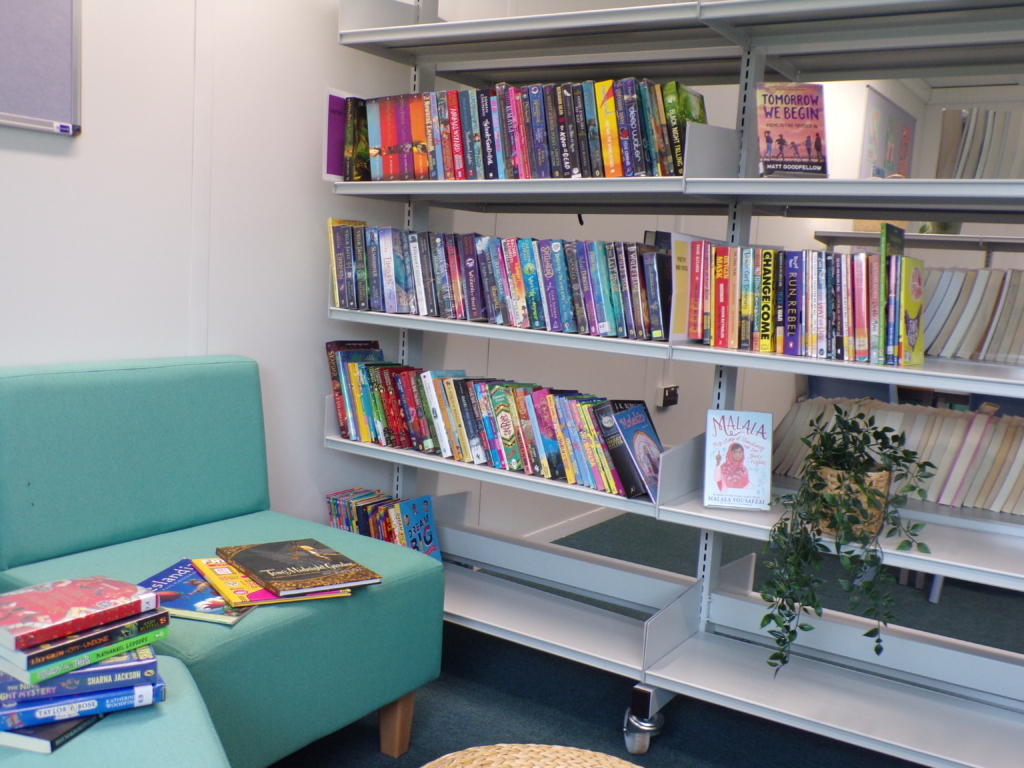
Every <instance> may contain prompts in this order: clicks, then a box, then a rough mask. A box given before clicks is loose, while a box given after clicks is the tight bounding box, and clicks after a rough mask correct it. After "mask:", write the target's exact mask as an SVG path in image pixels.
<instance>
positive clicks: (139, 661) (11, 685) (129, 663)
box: [0, 645, 156, 708]
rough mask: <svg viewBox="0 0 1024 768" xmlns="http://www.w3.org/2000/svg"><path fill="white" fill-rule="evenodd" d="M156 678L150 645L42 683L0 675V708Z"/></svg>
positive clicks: (154, 661) (154, 655)
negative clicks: (16, 703) (22, 680)
mask: <svg viewBox="0 0 1024 768" xmlns="http://www.w3.org/2000/svg"><path fill="white" fill-rule="evenodd" d="M155 678H156V654H155V653H154V652H153V649H152V648H151V647H149V646H148V645H144V646H142V647H141V648H136V649H134V650H131V651H128V652H127V653H122V654H119V655H117V656H111V657H110V658H107V659H103V660H102V661H98V662H97V663H95V664H92V665H90V666H88V667H83V668H81V669H76V670H75V671H73V672H68V673H67V674H64V675H61V676H60V677H55V678H53V679H51V680H47V681H45V682H42V683H36V684H29V683H23V682H21V681H20V680H18V679H17V678H15V677H12V676H11V675H6V674H4V673H2V672H0V708H2V707H6V706H9V705H10V704H11V703H12V702H15V701H29V700H32V699H53V698H57V697H58V696H68V695H70V694H72V693H90V692H92V691H105V690H108V689H110V688H124V687H125V686H127V685H138V684H140V683H145V682H149V681H151V680H153V679H155Z"/></svg>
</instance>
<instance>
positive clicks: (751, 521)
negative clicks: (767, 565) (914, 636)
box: [658, 470, 1024, 592]
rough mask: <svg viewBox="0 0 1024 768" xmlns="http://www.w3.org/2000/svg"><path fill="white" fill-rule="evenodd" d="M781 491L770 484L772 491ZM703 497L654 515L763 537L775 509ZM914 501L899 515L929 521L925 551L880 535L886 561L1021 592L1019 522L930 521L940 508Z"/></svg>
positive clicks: (1023, 555) (1023, 547)
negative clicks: (709, 503)
mask: <svg viewBox="0 0 1024 768" xmlns="http://www.w3.org/2000/svg"><path fill="white" fill-rule="evenodd" d="M670 471H671V470H670ZM786 490H787V489H785V488H775V489H773V495H775V494H776V493H780V492H781V493H784V492H786ZM703 501H704V496H703V491H695V492H693V493H690V494H687V495H686V496H683V497H681V498H679V499H674V500H670V501H669V502H667V503H664V504H662V505H661V506H660V507H659V509H658V519H659V520H666V521H668V522H674V523H680V524H683V525H689V526H693V527H697V528H702V529H706V530H710V531H717V532H719V533H726V534H730V535H734V536H742V537H744V538H749V539H756V540H759V541H767V540H768V534H769V533H770V531H771V529H772V526H773V525H775V523H776V521H778V519H779V516H780V514H781V510H780V509H779V508H778V507H773V508H772V509H771V510H766V511H762V510H744V509H719V508H716V507H705V506H704V503H703ZM918 506H919V508H921V507H923V508H925V509H926V510H927V512H926V514H918V513H917V512H916V511H915V509H914V508H913V505H912V506H911V507H909V508H908V509H907V510H905V512H904V515H905V517H906V518H907V519H911V520H916V519H919V518H920V517H924V518H925V519H927V520H928V521H929V522H928V523H927V525H926V526H925V528H924V530H923V531H922V532H921V535H920V540H921V541H923V542H925V543H926V544H927V545H928V547H929V548H930V549H931V554H930V555H925V554H921V553H919V552H899V551H897V550H896V545H897V544H898V543H899V539H897V538H893V539H883V540H882V547H883V549H884V550H885V563H886V565H889V566H892V567H894V568H910V569H912V570H915V571H924V572H925V573H932V574H937V575H940V576H949V577H951V578H957V579H963V580H964V581H971V582H976V583H979V584H990V585H992V586H997V587H1003V588H1005V589H1012V590H1015V591H1018V592H1024V537H1022V535H1021V534H1022V533H1024V530H1022V528H1021V526H1020V525H1019V523H1016V521H1014V522H1012V523H1010V522H1008V523H1000V522H993V521H991V519H986V517H983V518H982V519H973V518H971V517H968V516H967V512H968V511H967V510H950V511H957V512H959V514H958V515H957V516H955V517H954V518H952V519H951V521H950V523H949V524H947V523H943V522H935V521H936V520H941V519H942V518H943V514H942V509H943V508H942V507H939V506H938V505H937V504H920V505H918ZM971 511H975V510H971ZM976 511H978V512H982V513H984V512H985V510H976ZM1004 517H1005V516H1004Z"/></svg>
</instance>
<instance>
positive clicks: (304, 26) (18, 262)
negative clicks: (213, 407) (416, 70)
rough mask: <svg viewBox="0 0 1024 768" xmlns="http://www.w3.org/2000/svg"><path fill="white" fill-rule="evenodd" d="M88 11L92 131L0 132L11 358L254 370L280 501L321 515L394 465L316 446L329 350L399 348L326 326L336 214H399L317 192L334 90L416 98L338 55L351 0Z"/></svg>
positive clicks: (379, 7)
mask: <svg viewBox="0 0 1024 768" xmlns="http://www.w3.org/2000/svg"><path fill="white" fill-rule="evenodd" d="M82 5H83V14H82V20H83V25H82V125H83V130H82V135H81V136H79V137H77V138H75V139H69V138H67V137H61V136H50V135H46V134H41V133H34V132H30V131H22V130H17V129H13V128H5V127H0V365H23V364H35V363H50V362H62V361H75V360H79V361H81V360H97V359H113V358H138V357H160V356H171V355H187V354H203V353H207V352H208V353H211V354H219V353H237V354H244V355H249V356H251V357H253V358H254V359H256V360H257V361H258V362H259V364H260V369H261V375H262V381H263V390H264V412H265V416H266V423H267V447H268V454H269V465H270V483H271V499H272V504H273V507H274V508H275V509H277V510H279V511H282V512H287V513H290V514H293V515H297V516H300V517H305V518H309V519H314V520H321V521H325V520H326V509H325V504H324V501H323V494H325V493H328V492H330V491H333V490H338V489H340V488H343V487H346V485H351V484H356V483H357V482H358V483H364V484H373V485H383V484H386V483H387V482H388V478H389V477H390V468H389V467H387V466H385V465H382V464H381V463H379V462H371V461H364V460H357V459H353V458H351V457H347V456H343V455H341V454H337V453H335V452H333V451H328V450H326V449H324V448H323V447H322V444H323V427H322V424H323V402H324V398H325V397H326V395H327V394H328V392H329V389H330V387H329V383H328V376H327V366H326V356H325V353H324V347H323V343H324V342H325V341H328V340H330V339H337V338H360V337H362V338H371V337H380V338H382V339H383V340H384V342H385V345H386V346H387V345H393V344H394V335H393V334H388V333H385V334H380V333H378V332H377V331H376V330H374V329H370V328H368V327H365V326H364V327H358V326H356V327H345V326H344V325H343V324H341V323H338V322H336V321H330V320H328V319H327V311H326V308H327V289H326V285H327V282H326V278H327V274H328V273H327V264H328V261H327V235H326V220H327V218H328V217H329V216H336V217H343V218H363V219H367V220H372V221H374V222H375V223H380V224H385V223H392V224H396V225H397V224H400V223H401V221H402V215H403V211H402V208H401V206H398V205H394V204H386V203H370V202H364V201H359V200H355V199H351V198H342V197H338V196H336V195H334V194H332V192H331V191H330V188H329V185H328V184H327V183H325V182H323V181H322V180H321V178H320V164H321V141H322V123H323V98H324V90H325V88H327V87H328V86H330V87H334V88H341V89H345V90H349V91H352V92H356V93H359V92H360V91H363V90H365V89H366V87H367V84H372V85H373V87H374V88H375V91H374V92H373V93H365V94H364V95H367V96H374V95H378V94H384V93H400V92H405V91H407V90H408V89H409V71H408V69H407V68H404V67H401V66H398V65H397V64H394V65H393V64H391V63H389V62H384V61H381V60H380V59H377V58H374V57H371V56H369V55H366V54H363V53H359V52H356V51H351V50H347V49H343V48H342V47H341V46H340V45H338V42H337V30H338V8H339V5H338V2H337V0H163V1H162V2H136V1H134V0H83V3H82ZM346 5H348V6H350V8H349V10H352V11H360V14H361V15H358V16H351V15H350V17H349V18H350V20H352V21H353V23H354V24H355V25H363V24H375V23H376V24H388V23H398V22H399V21H400V20H401V17H402V16H403V15H405V16H408V15H409V14H410V12H411V7H410V6H409V5H408V4H402V3H385V2H375V3H359V4H358V7H355V6H356V5H357V4H353V3H346ZM409 20H411V18H410V19H409Z"/></svg>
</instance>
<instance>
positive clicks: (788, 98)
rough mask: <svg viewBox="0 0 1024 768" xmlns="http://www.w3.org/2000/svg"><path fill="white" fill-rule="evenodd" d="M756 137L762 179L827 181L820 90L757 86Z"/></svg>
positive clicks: (808, 85) (798, 86)
mask: <svg viewBox="0 0 1024 768" xmlns="http://www.w3.org/2000/svg"><path fill="white" fill-rule="evenodd" d="M757 137H758V154H759V156H760V170H761V175H762V176H810V177H818V178H825V177H827V176H828V162H827V161H828V157H827V156H828V152H827V150H826V148H825V92H824V89H823V88H822V86H820V85H815V84H813V83H759V84H758V86H757Z"/></svg>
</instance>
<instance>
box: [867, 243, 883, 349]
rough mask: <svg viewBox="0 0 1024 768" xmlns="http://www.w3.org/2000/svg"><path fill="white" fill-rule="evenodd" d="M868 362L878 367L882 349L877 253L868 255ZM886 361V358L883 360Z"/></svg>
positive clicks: (879, 272)
mask: <svg viewBox="0 0 1024 768" xmlns="http://www.w3.org/2000/svg"><path fill="white" fill-rule="evenodd" d="M867 258H868V362H869V363H871V364H872V365H878V364H879V362H881V361H880V360H879V356H878V351H879V349H880V348H883V347H882V343H881V331H882V305H881V304H879V297H880V295H881V287H882V283H881V268H882V262H881V257H880V256H879V255H878V254H877V253H869V254H868V257H867ZM883 359H884V358H883Z"/></svg>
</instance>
